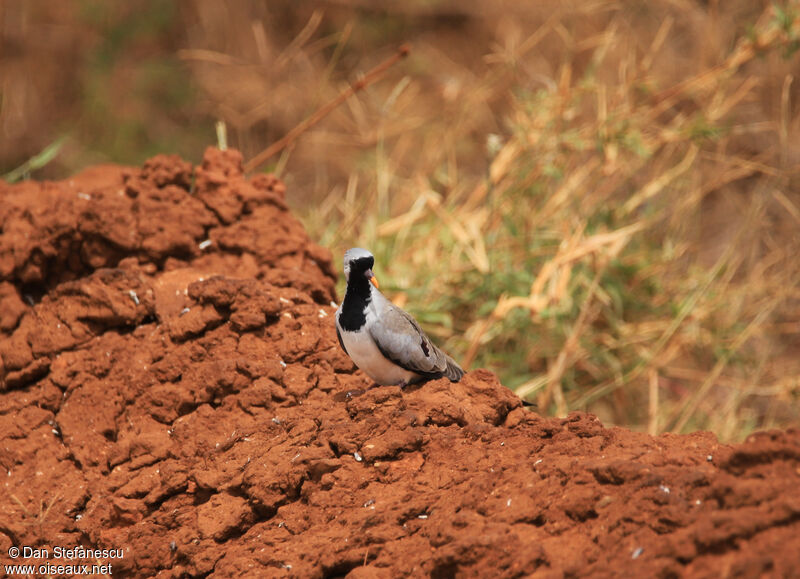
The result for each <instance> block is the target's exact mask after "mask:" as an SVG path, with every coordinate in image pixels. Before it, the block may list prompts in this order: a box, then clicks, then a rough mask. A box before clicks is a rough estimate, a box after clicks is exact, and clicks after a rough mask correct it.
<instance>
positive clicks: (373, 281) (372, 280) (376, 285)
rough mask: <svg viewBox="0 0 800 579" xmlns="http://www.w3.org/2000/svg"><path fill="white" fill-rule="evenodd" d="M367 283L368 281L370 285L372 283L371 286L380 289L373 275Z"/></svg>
mask: <svg viewBox="0 0 800 579" xmlns="http://www.w3.org/2000/svg"><path fill="white" fill-rule="evenodd" d="M369 281H370V283H372V285H374V286H375V287H376V288H380V287H381V286H379V285H378V278H377V277H375V276H374V275H373V276H372V277H371V278H369Z"/></svg>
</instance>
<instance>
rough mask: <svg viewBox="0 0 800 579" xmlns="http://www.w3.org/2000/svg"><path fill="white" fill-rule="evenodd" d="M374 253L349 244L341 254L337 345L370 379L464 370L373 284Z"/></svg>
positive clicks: (411, 379)
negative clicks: (342, 282)
mask: <svg viewBox="0 0 800 579" xmlns="http://www.w3.org/2000/svg"><path fill="white" fill-rule="evenodd" d="M374 266H375V256H373V255H372V254H371V253H370V252H369V251H367V250H366V249H362V248H360V247H353V248H351V249H348V250H347V251H346V252H345V254H344V277H345V280H346V281H347V289H346V290H345V294H344V299H343V300H342V303H341V305H340V306H339V308H338V309H337V310H336V336H337V337H338V338H339V345H341V347H342V349H343V350H344V351H345V353H346V354H347V355H348V356H350V358H351V359H352V360H353V362H354V363H355V365H356V366H358V367H359V368H360V369H361V370H363V371H364V373H365V374H366V375H367V376H369V377H370V378H371V379H372V380H374V381H375V383H376V384H379V385H395V386H400V387H401V388H404V387H405V386H407V385H408V384H412V383H415V382H420V381H426V380H432V379H435V378H441V377H447V378H448V379H449V380H450V381H451V382H458V381H460V380H461V377H462V376H463V375H464V370H462V369H461V366H459V365H458V364H457V363H456V361H455V360H453V359H452V358H451V357H450V356H448V355H447V354H445V353H444V352H442V351H441V350H440V349H439V348H437V347H436V346H435V345H434V344H433V342H431V340H430V338H428V336H426V335H425V332H423V331H422V328H420V326H419V324H418V323H417V321H416V320H415V319H414V318H413V317H411V315H410V314H408V313H407V312H405V311H403V310H402V309H400V308H399V307H397V306H396V305H394V304H393V303H392V302H391V301H389V299H387V298H386V296H384V295H383V294H382V293H381V292H380V289H378V287H379V284H378V280H377V278H376V277H375V275H374V273H373V272H372V268H373V267H374Z"/></svg>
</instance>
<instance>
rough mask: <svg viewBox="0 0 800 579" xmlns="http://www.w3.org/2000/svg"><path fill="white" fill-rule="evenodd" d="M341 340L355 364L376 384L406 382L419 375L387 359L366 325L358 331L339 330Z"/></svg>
mask: <svg viewBox="0 0 800 579" xmlns="http://www.w3.org/2000/svg"><path fill="white" fill-rule="evenodd" d="M340 332H341V336H342V342H344V347H345V348H346V349H347V353H348V354H349V355H350V358H351V359H352V360H353V362H355V364H356V366H358V367H359V368H361V369H362V370H363V371H364V373H365V374H366V375H367V376H369V377H370V378H372V379H373V380H375V382H377V383H378V384H400V383H401V382H405V383H406V384H408V383H409V382H411V381H413V380H414V379H415V378H418V377H419V376H418V375H417V374H416V373H414V372H409V371H408V370H405V369H403V368H401V367H400V366H398V365H397V364H395V363H394V362H392V361H390V360H388V359H387V358H385V357H384V356H383V354H381V351H380V350H378V347H377V346H376V345H375V342H374V341H373V340H372V337H371V336H370V335H369V331H367V329H366V327H365V328H363V329H362V330H361V331H360V332H343V331H341V330H340Z"/></svg>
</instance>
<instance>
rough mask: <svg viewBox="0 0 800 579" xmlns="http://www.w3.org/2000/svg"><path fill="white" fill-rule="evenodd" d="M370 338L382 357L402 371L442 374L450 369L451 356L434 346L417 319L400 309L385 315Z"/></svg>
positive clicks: (374, 326) (386, 312)
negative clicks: (402, 369)
mask: <svg viewBox="0 0 800 579" xmlns="http://www.w3.org/2000/svg"><path fill="white" fill-rule="evenodd" d="M370 335H371V336H372V339H373V340H375V344H376V345H377V346H378V349H379V350H380V351H381V353H382V354H383V355H384V356H386V357H387V358H389V360H391V361H392V362H394V363H395V364H397V365H398V366H400V367H401V368H404V369H406V370H409V371H411V372H417V373H420V374H438V373H441V372H444V371H445V369H446V368H447V356H445V355H444V353H443V352H442V351H441V350H439V349H438V348H437V347H436V346H434V345H433V344H432V343H431V341H430V339H428V336H426V335H425V332H423V331H422V328H420V327H419V324H417V322H416V321H415V320H414V318H412V317H411V316H410V315H408V314H407V313H406V312H404V311H403V310H401V309H400V308H398V307H395V306H390V307H387V308H386V309H385V310H384V311H383V312H381V316H380V322H379V323H375V324H372V327H371V328H370Z"/></svg>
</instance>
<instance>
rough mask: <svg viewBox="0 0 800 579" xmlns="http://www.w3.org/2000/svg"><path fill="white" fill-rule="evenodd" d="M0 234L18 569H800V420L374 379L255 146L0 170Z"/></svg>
mask: <svg viewBox="0 0 800 579" xmlns="http://www.w3.org/2000/svg"><path fill="white" fill-rule="evenodd" d="M0 228H1V229H0V360H1V361H2V366H0V469H1V470H0V476H1V477H2V481H3V482H2V485H0V561H2V563H9V562H10V560H9V559H8V557H7V556H6V553H7V551H8V549H9V548H10V547H11V546H12V545H17V546H23V545H27V546H38V547H52V546H56V545H61V546H75V545H84V546H86V547H94V548H114V549H116V548H122V549H124V557H123V558H122V559H115V560H114V561H113V562H112V563H113V576H114V577H145V576H156V575H157V576H163V577H172V576H175V577H199V576H214V577H234V576H242V577H244V576H248V577H269V576H293V577H339V576H347V577H405V576H414V577H419V576H431V577H519V576H533V577H576V576H585V575H592V576H596V577H615V576H628V577H630V576H657V577H676V576H690V577H723V576H729V577H757V576H764V577H789V576H798V575H797V574H798V573H800V571H798V569H800V538H799V537H800V431H798V430H790V431H785V432H768V433H762V434H757V435H754V436H752V437H751V438H750V439H748V440H747V441H746V442H744V443H743V444H739V445H723V444H720V443H719V442H718V441H717V439H716V438H715V437H714V436H713V435H712V434H709V433H705V432H698V433H695V434H692V435H688V436H676V435H663V436H659V437H652V436H648V435H645V434H639V433H634V432H630V431H628V430H625V429H622V428H605V427H603V425H602V424H600V422H599V421H598V420H597V419H596V418H595V417H593V416H591V415H588V414H583V413H572V414H570V415H569V416H568V417H567V418H565V419H556V418H542V417H540V416H538V415H537V414H535V413H533V412H529V411H527V410H525V409H523V408H522V407H521V406H520V404H519V402H518V400H517V399H516V398H515V396H514V395H513V394H512V393H511V392H510V391H508V390H507V389H506V388H504V387H503V386H502V385H501V384H500V383H499V382H498V380H497V379H496V377H495V376H494V375H493V374H491V373H490V372H487V371H484V370H476V371H473V372H470V373H469V374H468V375H467V376H466V377H465V378H464V379H463V380H462V382H461V383H459V384H450V383H449V382H448V381H447V380H438V381H434V382H429V383H427V384H425V385H423V386H422V387H419V388H410V389H408V390H406V391H400V389H398V388H394V387H379V388H369V386H370V384H369V381H368V380H367V379H366V378H365V377H364V376H363V375H362V374H361V373H360V372H356V371H355V369H354V367H353V365H352V363H351V362H350V360H349V359H348V358H347V356H346V355H345V354H344V353H343V352H342V351H341V350H340V349H339V346H338V344H337V341H336V337H335V332H334V328H333V318H332V314H333V311H334V309H333V307H332V306H331V305H330V304H331V301H332V300H334V299H336V296H335V295H334V294H335V291H334V281H335V276H336V269H338V268H337V267H335V266H334V265H333V262H332V256H331V253H330V252H329V251H328V250H326V249H323V248H321V247H319V246H317V245H316V244H314V243H313V242H312V241H311V240H309V238H308V236H307V234H306V233H305V231H304V229H303V227H302V226H301V224H300V223H299V222H298V221H297V220H296V219H295V218H294V217H293V216H292V215H291V214H290V212H289V211H288V209H287V206H286V204H285V202H284V187H283V185H282V183H280V182H279V181H278V180H276V179H274V178H272V177H269V176H264V175H260V176H257V177H254V178H252V179H247V178H245V177H244V176H243V174H242V167H241V157H240V155H239V154H238V153H237V152H235V151H227V152H220V151H217V150H209V151H208V152H207V153H206V156H205V158H204V160H203V163H202V165H201V166H199V167H192V166H191V164H189V163H187V162H185V161H182V160H181V159H179V158H177V157H174V156H158V157H155V158H153V159H151V160H150V161H148V162H147V163H145V164H144V166H143V167H142V168H140V169H134V168H125V167H118V166H99V167H95V168H91V169H88V170H86V171H84V172H83V173H81V174H79V175H76V176H75V177H73V178H71V179H68V180H66V181H62V182H57V183H52V182H43V183H38V182H30V181H29V182H25V183H22V184H19V185H13V186H9V185H6V184H4V183H0ZM336 263H337V264H338V260H337V261H336ZM348 392H354V393H355V394H354V395H348Z"/></svg>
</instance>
